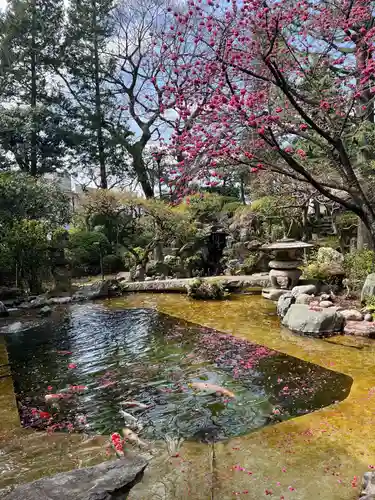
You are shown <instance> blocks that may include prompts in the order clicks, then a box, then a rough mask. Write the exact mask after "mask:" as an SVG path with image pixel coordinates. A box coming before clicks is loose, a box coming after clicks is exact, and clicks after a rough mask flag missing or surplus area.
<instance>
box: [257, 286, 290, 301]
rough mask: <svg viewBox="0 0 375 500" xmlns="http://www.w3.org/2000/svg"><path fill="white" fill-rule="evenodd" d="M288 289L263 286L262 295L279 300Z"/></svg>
mask: <svg viewBox="0 0 375 500" xmlns="http://www.w3.org/2000/svg"><path fill="white" fill-rule="evenodd" d="M286 291H287V290H285V289H284V288H263V290H262V296H263V297H264V298H265V299H268V300H279V298H280V297H281V296H282V295H284V294H285V292H286Z"/></svg>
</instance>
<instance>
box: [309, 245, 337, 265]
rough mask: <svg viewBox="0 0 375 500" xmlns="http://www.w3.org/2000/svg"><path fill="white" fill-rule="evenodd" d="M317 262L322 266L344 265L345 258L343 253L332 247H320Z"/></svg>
mask: <svg viewBox="0 0 375 500" xmlns="http://www.w3.org/2000/svg"><path fill="white" fill-rule="evenodd" d="M316 260H317V261H318V262H320V263H321V264H332V263H334V264H339V265H342V264H343V263H344V256H343V254H342V253H340V252H338V251H337V250H334V249H333V248H331V247H320V248H319V250H318V254H317V257H316Z"/></svg>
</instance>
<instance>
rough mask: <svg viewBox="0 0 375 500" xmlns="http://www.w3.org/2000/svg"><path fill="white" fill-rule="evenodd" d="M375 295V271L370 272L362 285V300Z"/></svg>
mask: <svg viewBox="0 0 375 500" xmlns="http://www.w3.org/2000/svg"><path fill="white" fill-rule="evenodd" d="M374 295H375V273H373V274H368V275H367V278H366V280H365V283H364V285H363V287H362V292H361V302H362V303H364V302H365V301H366V298H367V297H372V296H374Z"/></svg>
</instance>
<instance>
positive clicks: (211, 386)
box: [188, 382, 236, 398]
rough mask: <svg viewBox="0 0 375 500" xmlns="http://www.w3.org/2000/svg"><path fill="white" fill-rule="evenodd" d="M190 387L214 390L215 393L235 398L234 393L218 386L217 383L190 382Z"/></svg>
mask: <svg viewBox="0 0 375 500" xmlns="http://www.w3.org/2000/svg"><path fill="white" fill-rule="evenodd" d="M188 385H189V387H191V388H192V389H197V390H198V391H215V392H216V393H217V394H223V395H224V396H228V397H229V398H235V397H236V395H235V394H234V393H233V392H231V391H229V390H228V389H225V387H220V386H219V385H215V384H209V383H207V382H192V383H191V384H188Z"/></svg>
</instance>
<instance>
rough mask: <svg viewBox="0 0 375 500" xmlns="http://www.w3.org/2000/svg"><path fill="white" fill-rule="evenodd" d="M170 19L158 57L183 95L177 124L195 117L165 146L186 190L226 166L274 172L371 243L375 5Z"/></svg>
mask: <svg viewBox="0 0 375 500" xmlns="http://www.w3.org/2000/svg"><path fill="white" fill-rule="evenodd" d="M172 14H173V22H172V23H171V26H170V33H166V35H165V37H164V39H163V41H162V42H161V44H160V51H161V53H162V54H163V58H164V60H169V61H173V62H174V64H175V71H176V73H177V74H178V73H179V72H182V73H183V75H184V85H183V86H182V87H181V86H180V85H179V83H178V78H176V79H175V80H173V81H172V82H170V83H169V89H168V90H169V94H170V97H169V99H170V100H173V102H174V103H175V104H174V109H175V110H176V111H177V113H178V114H179V116H180V117H181V119H182V120H183V121H184V122H188V121H189V119H190V118H191V117H192V116H194V113H195V110H196V109H197V108H199V109H200V112H199V117H195V119H194V121H193V123H192V124H191V127H185V128H184V129H183V131H182V132H181V133H174V134H173V136H172V140H171V145H172V147H173V148H178V150H179V154H180V158H181V160H180V165H179V168H180V169H182V170H183V174H182V175H183V176H184V178H185V180H186V179H191V178H194V179H195V178H199V177H200V176H202V175H203V173H204V175H206V174H207V171H209V172H210V173H211V174H214V173H215V167H216V166H217V164H218V162H220V161H223V160H230V162H232V163H237V164H239V165H241V168H243V165H246V166H247V167H248V169H249V170H250V171H251V172H254V173H255V172H257V171H259V170H261V169H269V170H270V171H274V172H277V173H281V174H283V175H285V176H286V177H287V178H289V179H293V180H294V181H296V180H297V181H301V182H304V183H307V184H308V185H310V186H312V187H313V188H314V189H315V190H316V191H317V192H319V193H320V194H322V195H324V196H325V197H326V198H328V199H330V200H331V201H333V202H337V203H339V204H340V205H341V206H344V207H345V208H347V209H349V210H351V211H352V212H354V213H355V214H357V215H358V216H359V218H360V219H361V220H362V221H363V223H364V224H365V225H366V227H367V229H368V231H369V233H370V235H371V241H372V244H375V206H374V203H373V198H372V196H373V195H372V193H373V189H372V185H373V180H374V178H373V172H372V170H371V166H370V160H371V153H372V150H373V145H372V143H373V142H374V134H373V131H374V111H373V109H374V108H373V101H374V95H375V83H374V77H375V76H374V69H375V60H374V52H373V51H374V39H375V24H374V14H375V2H374V1H371V0H330V1H328V0H228V4H227V5H223V3H222V2H219V1H218V0H217V1H216V0H189V1H188V4H187V7H186V8H185V7H183V8H182V7H180V8H177V9H176V10H175V11H173V12H172ZM187 52H189V53H192V52H193V53H194V54H195V57H190V58H189V59H188V60H187V58H186V53H187ZM207 88H210V89H211V92H210V93H209V94H207V92H206V91H205V90H206V89H207ZM193 103H194V104H193ZM162 105H163V107H168V102H167V101H166V100H164V102H163V104H162Z"/></svg>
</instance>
